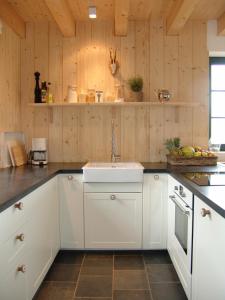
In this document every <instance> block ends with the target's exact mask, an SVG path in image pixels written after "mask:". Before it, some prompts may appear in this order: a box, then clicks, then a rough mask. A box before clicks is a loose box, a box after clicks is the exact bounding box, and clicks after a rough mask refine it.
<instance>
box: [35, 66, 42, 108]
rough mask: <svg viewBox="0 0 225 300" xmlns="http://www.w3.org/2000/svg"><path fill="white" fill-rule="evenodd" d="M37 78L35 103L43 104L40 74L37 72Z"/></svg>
mask: <svg viewBox="0 0 225 300" xmlns="http://www.w3.org/2000/svg"><path fill="white" fill-rule="evenodd" d="M34 76H35V81H36V84H35V89H34V102H35V103H41V89H40V86H39V78H40V73H39V72H35V73H34Z"/></svg>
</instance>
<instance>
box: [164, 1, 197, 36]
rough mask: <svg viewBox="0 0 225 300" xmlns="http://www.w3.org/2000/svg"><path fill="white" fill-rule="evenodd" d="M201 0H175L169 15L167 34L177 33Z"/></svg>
mask: <svg viewBox="0 0 225 300" xmlns="http://www.w3.org/2000/svg"><path fill="white" fill-rule="evenodd" d="M198 2H199V0H175V1H174V4H173V5H172V7H171V10H170V14H169V16H168V17H167V20H166V25H167V34H169V35H177V34H179V32H180V31H181V30H182V28H183V27H184V25H185V24H186V22H187V21H188V19H189V18H190V16H191V14H192V12H193V11H194V8H195V6H196V5H197V3H198Z"/></svg>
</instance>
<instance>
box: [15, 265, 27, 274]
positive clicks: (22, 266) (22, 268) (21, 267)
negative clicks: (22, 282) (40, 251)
mask: <svg viewBox="0 0 225 300" xmlns="http://www.w3.org/2000/svg"><path fill="white" fill-rule="evenodd" d="M17 272H21V273H26V266H25V265H21V266H19V267H18V268H17Z"/></svg>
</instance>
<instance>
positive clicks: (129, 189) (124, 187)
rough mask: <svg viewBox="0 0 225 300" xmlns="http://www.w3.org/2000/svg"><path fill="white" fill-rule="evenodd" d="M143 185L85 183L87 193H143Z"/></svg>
mask: <svg viewBox="0 0 225 300" xmlns="http://www.w3.org/2000/svg"><path fill="white" fill-rule="evenodd" d="M142 189H143V184H142V183H139V182H134V183H126V182H122V183H84V192H85V193H142Z"/></svg>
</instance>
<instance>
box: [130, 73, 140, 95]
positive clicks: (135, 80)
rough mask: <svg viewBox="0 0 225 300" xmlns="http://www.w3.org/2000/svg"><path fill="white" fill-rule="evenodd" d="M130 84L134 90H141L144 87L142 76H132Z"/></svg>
mask: <svg viewBox="0 0 225 300" xmlns="http://www.w3.org/2000/svg"><path fill="white" fill-rule="evenodd" d="M128 84H129V86H130V89H131V90H132V91H133V92H141V91H142V89H143V79H142V77H140V76H137V77H132V78H130V79H129V80H128Z"/></svg>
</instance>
